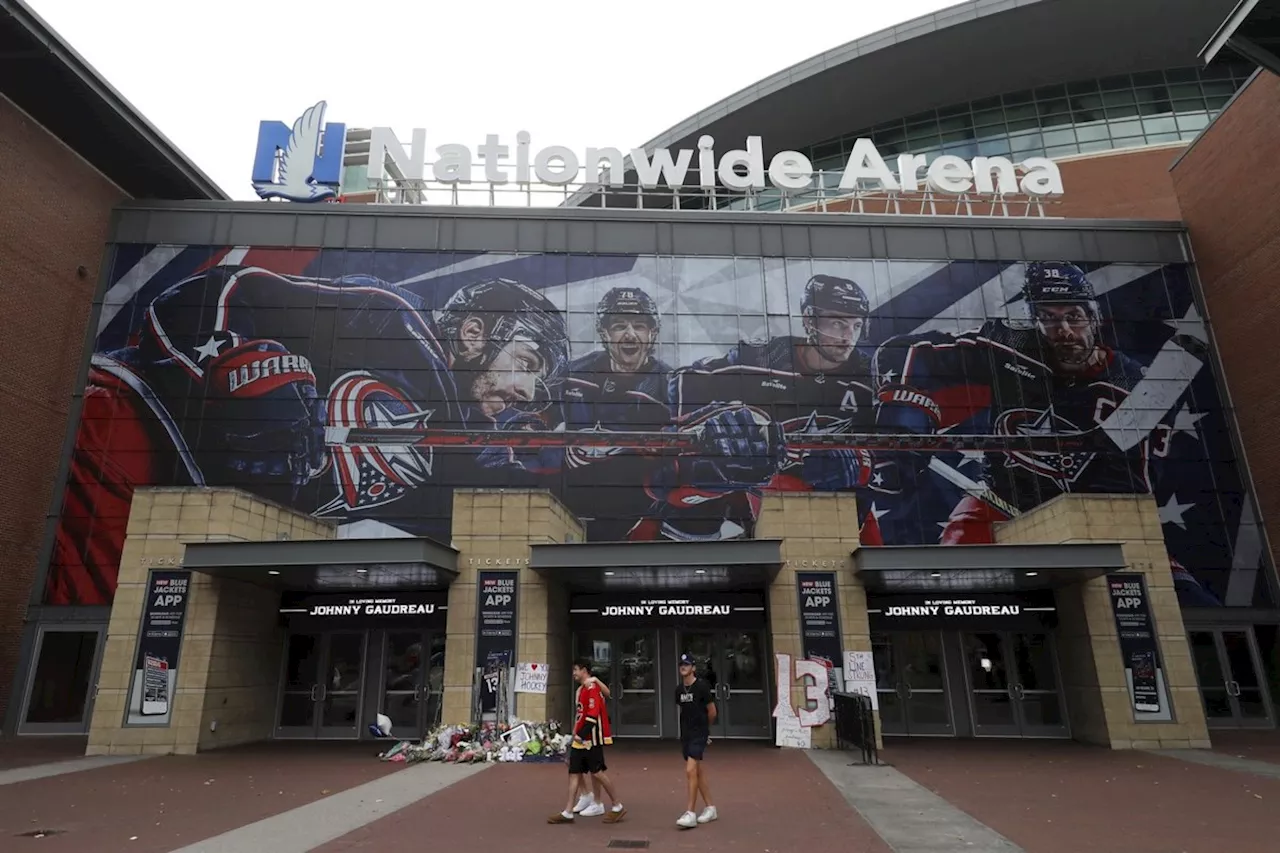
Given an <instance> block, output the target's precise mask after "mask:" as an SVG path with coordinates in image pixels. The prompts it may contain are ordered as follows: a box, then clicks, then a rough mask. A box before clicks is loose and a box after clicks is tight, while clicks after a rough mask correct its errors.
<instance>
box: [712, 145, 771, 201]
mask: <svg viewBox="0 0 1280 853" xmlns="http://www.w3.org/2000/svg"><path fill="white" fill-rule="evenodd" d="M739 164H742V165H745V166H746V167H747V173H746V174H745V175H739V174H738V171H737V170H736V169H734V168H733V167H734V166H737V165H739ZM716 173H717V174H718V175H719V176H720V183H721V184H723V185H724V186H726V187H728V188H729V189H731V190H749V189H759V190H762V189H764V148H763V146H762V144H761V142H760V137H758V136H748V137H747V150H746V151H743V150H742V149H741V148H735V149H733V150H732V151H726V152H724V156H723V157H721V158H720V165H719V167H717V169H716Z"/></svg>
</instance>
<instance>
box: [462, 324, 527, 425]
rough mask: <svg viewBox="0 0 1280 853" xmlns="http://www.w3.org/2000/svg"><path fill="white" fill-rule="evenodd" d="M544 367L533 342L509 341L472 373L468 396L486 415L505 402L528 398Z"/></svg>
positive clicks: (500, 407) (524, 401)
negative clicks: (491, 359)
mask: <svg viewBox="0 0 1280 853" xmlns="http://www.w3.org/2000/svg"><path fill="white" fill-rule="evenodd" d="M544 370H545V365H544V362H543V359H542V356H541V355H539V354H538V349H537V347H536V346H534V345H533V344H531V343H529V342H527V341H521V340H514V341H511V342H510V343H508V344H507V345H506V346H504V347H503V348H502V349H501V350H499V351H498V354H497V355H496V356H495V357H494V359H493V362H492V363H491V364H490V365H489V367H488V368H487V369H486V370H482V371H479V372H478V373H476V374H474V376H475V379H474V380H473V381H472V383H471V391H472V394H473V397H472V399H474V400H475V401H476V402H477V403H478V404H479V405H480V408H481V409H482V410H483V411H484V413H485V414H486V415H489V416H490V417H492V416H494V415H496V414H498V413H499V412H501V411H502V410H503V409H505V408H507V407H508V406H513V405H517V404H520V403H528V402H531V401H532V400H533V399H534V397H535V396H536V395H537V392H538V380H539V379H541V378H542V374H543V372H544Z"/></svg>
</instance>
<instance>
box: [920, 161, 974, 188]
mask: <svg viewBox="0 0 1280 853" xmlns="http://www.w3.org/2000/svg"><path fill="white" fill-rule="evenodd" d="M928 175H929V189H931V190H933V191H934V192H940V193H951V194H956V195H958V194H959V193H967V192H969V191H970V190H972V189H973V170H972V169H970V168H969V164H968V163H966V162H965V161H964V160H963V159H962V158H960V157H957V156H956V155H954V154H943V155H942V156H941V157H939V158H938V159H937V160H934V161H933V162H932V163H930V164H929V173H928Z"/></svg>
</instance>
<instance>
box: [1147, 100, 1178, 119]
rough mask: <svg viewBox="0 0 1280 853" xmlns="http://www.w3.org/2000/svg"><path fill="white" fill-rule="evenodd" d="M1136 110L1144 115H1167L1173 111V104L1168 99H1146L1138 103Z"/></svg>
mask: <svg viewBox="0 0 1280 853" xmlns="http://www.w3.org/2000/svg"><path fill="white" fill-rule="evenodd" d="M1138 112H1140V113H1142V114H1143V115H1144V116H1158V115H1167V114H1169V113H1172V112H1173V104H1171V103H1170V102H1168V101H1148V102H1147V103H1145V104H1138Z"/></svg>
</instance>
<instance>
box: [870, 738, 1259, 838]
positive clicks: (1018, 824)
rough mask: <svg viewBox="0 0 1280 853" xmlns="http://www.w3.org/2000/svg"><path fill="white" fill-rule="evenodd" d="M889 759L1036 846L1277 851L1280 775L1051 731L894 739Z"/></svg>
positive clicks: (986, 820) (1003, 831)
mask: <svg viewBox="0 0 1280 853" xmlns="http://www.w3.org/2000/svg"><path fill="white" fill-rule="evenodd" d="M885 760H887V761H889V762H890V763H892V764H893V765H894V766H895V767H896V768H897V769H898V770H900V771H902V772H903V773H905V774H906V775H907V776H909V777H911V778H912V779H914V780H915V781H916V782H919V783H920V784H921V785H923V786H925V787H926V788H929V789H930V790H932V791H934V792H936V793H937V794H938V795H939V796H941V797H943V798H944V799H946V800H948V801H950V802H951V803H952V804H954V805H955V806H957V807H959V808H960V809H963V810H964V811H966V812H968V813H969V814H970V815H972V816H973V817H975V818H977V819H978V820H980V821H982V822H983V823H985V824H986V825H987V826H989V827H991V828H992V829H994V830H996V831H997V832H999V833H1001V834H1002V835H1004V836H1005V837H1006V838H1008V839H1009V840H1011V841H1013V842H1014V843H1015V844H1018V845H1020V846H1021V847H1023V848H1024V849H1025V850H1026V851H1028V853H1081V851H1099V853H1116V851H1124V853H1225V851H1230V853H1275V851H1276V850H1280V818H1277V814H1278V813H1280V812H1278V811H1277V810H1278V809H1280V780H1276V779H1265V778H1261V777H1257V776H1253V775H1251V774H1245V773H1238V772H1235V771H1231V770H1222V769H1218V768H1215V767H1205V766H1203V765H1198V764H1190V763H1188V762H1184V761H1177V760H1175V759H1171V758H1164V757H1161V756H1156V755H1152V754H1150V753H1145V752H1135V751H1127V750H1126V751H1112V750H1107V749H1101V748H1096V747H1088V746H1083V745H1081V744H1076V743H1061V742H1052V741H941V740H938V741H915V742H911V743H905V744H904V743H899V742H897V741H890V745H889V748H888V749H886V751H885Z"/></svg>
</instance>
